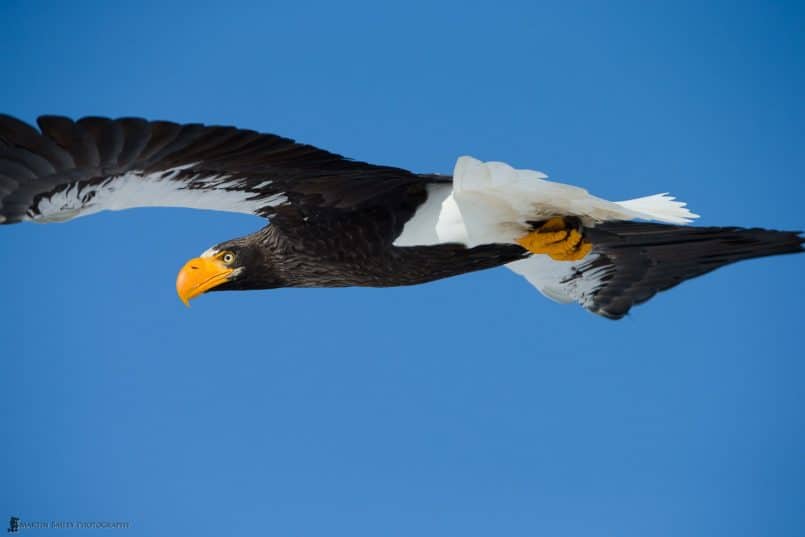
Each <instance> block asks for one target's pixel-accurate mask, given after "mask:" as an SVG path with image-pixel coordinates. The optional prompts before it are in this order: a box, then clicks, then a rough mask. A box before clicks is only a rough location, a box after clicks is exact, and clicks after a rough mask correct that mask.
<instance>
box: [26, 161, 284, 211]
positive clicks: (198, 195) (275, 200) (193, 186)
mask: <svg viewBox="0 0 805 537" xmlns="http://www.w3.org/2000/svg"><path fill="white" fill-rule="evenodd" d="M192 166H193V164H189V165H186V166H179V167H176V168H171V169H169V170H165V171H163V172H158V173H150V174H145V173H143V172H139V171H130V172H127V173H125V174H123V175H117V176H113V177H109V178H108V179H105V180H104V181H102V182H99V183H94V184H93V183H88V182H84V183H73V184H70V185H68V186H67V187H66V188H64V189H62V190H60V191H58V192H54V193H53V194H50V195H44V196H41V197H40V198H39V199H38V200H37V202H36V203H35V204H34V206H33V207H32V208H31V209H30V210H29V211H28V219H30V220H33V221H35V222H63V221H65V220H70V219H72V218H76V217H79V216H86V215H89V214H94V213H97V212H100V211H121V210H124V209H131V208H134V207H186V208H191V209H210V210H217V211H229V212H237V213H256V212H257V211H258V210H259V209H262V208H264V207H276V206H277V205H281V204H283V203H285V202H286V201H287V197H286V196H284V195H282V194H274V195H272V196H268V197H265V196H263V195H262V194H261V193H259V192H257V191H255V189H248V188H243V184H242V181H243V179H240V178H238V179H233V178H231V177H230V176H227V175H207V176H202V175H197V176H193V177H190V178H187V177H183V178H182V179H181V180H177V179H176V176H177V175H178V174H179V173H180V172H181V171H183V170H185V169H187V168H189V167H192ZM269 183H270V181H264V182H263V183H261V184H262V185H263V186H266V185H267V184H269Z"/></svg>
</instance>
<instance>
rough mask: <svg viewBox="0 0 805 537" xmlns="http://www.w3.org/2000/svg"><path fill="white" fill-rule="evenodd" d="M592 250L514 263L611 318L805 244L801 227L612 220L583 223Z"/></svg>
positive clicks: (541, 284) (542, 285) (557, 295)
mask: <svg viewBox="0 0 805 537" xmlns="http://www.w3.org/2000/svg"><path fill="white" fill-rule="evenodd" d="M585 235H586V237H587V238H588V240H590V242H591V243H592V245H593V250H592V252H591V253H590V254H589V255H588V256H587V257H585V258H584V259H582V260H580V261H576V262H572V263H569V262H559V261H553V260H552V259H550V258H548V257H547V256H541V255H537V256H533V257H531V258H528V259H525V260H522V261H517V262H515V263H512V264H510V265H509V267H510V268H512V269H513V270H515V272H518V273H520V274H522V275H523V276H525V277H526V278H527V279H528V280H529V281H530V282H531V283H532V284H534V285H535V286H536V287H537V288H538V289H539V290H540V291H541V292H542V293H543V294H545V295H546V296H548V297H550V298H552V299H554V300H558V301H560V302H572V301H576V302H578V303H580V304H581V305H582V306H584V307H585V308H587V309H588V310H590V311H592V312H593V313H597V314H599V315H603V316H604V317H608V318H610V319H620V318H622V317H623V316H624V315H626V313H628V311H629V309H630V308H631V307H632V306H634V305H637V304H641V303H643V302H645V301H647V300H649V299H650V298H651V297H653V296H654V295H655V294H657V293H658V292H660V291H665V290H666V289H670V288H671V287H674V286H676V285H678V284H680V283H682V282H683V281H685V280H689V279H691V278H695V277H696V276H701V275H702V274H706V273H708V272H710V271H712V270H714V269H717V268H719V267H723V266H724V265H729V264H730V263H735V262H736V261H742V260H744V259H752V258H756V257H765V256H770V255H780V254H790V253H797V252H802V251H805V250H804V249H803V246H802V245H803V242H805V239H804V238H803V237H802V236H801V235H800V233H799V232H793V231H774V230H767V229H757V228H753V229H747V228H738V227H690V226H676V225H667V224H654V223H644V222H607V223H603V224H600V225H598V226H596V227H594V228H591V229H587V230H585Z"/></svg>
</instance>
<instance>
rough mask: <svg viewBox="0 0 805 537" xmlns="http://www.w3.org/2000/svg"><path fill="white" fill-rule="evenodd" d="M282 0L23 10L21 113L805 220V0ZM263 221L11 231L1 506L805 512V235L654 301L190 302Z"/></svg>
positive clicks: (119, 223)
mask: <svg viewBox="0 0 805 537" xmlns="http://www.w3.org/2000/svg"><path fill="white" fill-rule="evenodd" d="M260 4H261V5H260V6H259V7H258V4H257V3H255V4H254V5H251V4H243V3H238V2H227V3H226V4H225V5H224V6H223V7H220V8H211V7H208V6H203V5H199V3H192V4H187V5H179V4H172V5H170V6H161V5H158V4H141V5H136V6H128V7H124V6H122V5H118V4H117V3H100V2H99V3H94V2H89V1H88V2H79V3H70V4H68V3H55V2H54V3H52V4H49V3H36V2H22V1H14V0H12V1H9V0H5V1H4V2H2V4H0V29H2V32H0V46H2V49H3V54H2V55H0V71H2V72H3V73H4V75H3V83H2V84H0V103H2V110H3V111H4V112H7V113H11V114H14V115H17V116H18V117H21V118H23V119H25V120H27V121H33V120H34V119H35V117H36V116H37V115H38V114H43V113H60V114H65V115H69V116H73V117H78V116H81V115H88V114H92V115H110V116H126V115H141V116H146V117H149V118H152V119H170V120H174V121H195V122H206V123H223V124H234V125H238V126H241V127H248V128H252V129H258V130H263V131H268V132H276V133H279V134H283V135H285V136H290V137H294V138H297V139H300V140H303V141H305V142H308V143H312V144H316V145H319V146H321V147H324V148H327V149H330V150H333V151H336V152H339V153H342V154H345V155H348V156H351V157H354V158H359V159H362V160H367V161H370V162H376V163H386V164H393V165H397V166H402V167H405V168H408V169H412V170H415V171H420V172H430V171H438V172H449V171H451V170H452V166H453V163H454V162H455V159H456V157H458V156H459V155H463V154H470V155H473V156H476V157H478V158H481V159H485V160H502V161H505V162H509V163H511V164H512V165H514V166H517V167H523V168H535V169H540V170H543V171H545V172H547V173H549V174H550V175H551V177H553V178H556V179H558V180H563V181H567V182H571V183H574V184H579V185H582V186H585V187H587V188H589V189H590V190H592V191H593V192H594V193H597V194H599V195H602V196H604V197H610V198H614V199H624V198H629V197H635V196H638V195H646V194H652V193H656V192H665V191H671V192H672V193H674V194H675V195H677V196H679V197H680V198H681V199H683V200H686V201H688V202H689V203H690V206H691V208H692V209H693V210H694V211H695V212H698V213H700V214H702V215H703V218H702V219H701V220H700V223H701V224H704V225H742V226H765V227H774V228H779V229H802V228H803V227H805V214H804V213H803V210H802V203H803V202H802V200H803V196H805V186H803V170H805V153H803V150H802V149H803V147H805V128H803V125H805V104H803V103H805V100H803V99H802V96H803V95H805V69H803V64H802V58H803V56H805V34H803V33H802V31H801V28H802V25H803V23H805V20H803V19H805V15H804V14H803V10H802V8H801V6H799V5H798V3H796V2H774V3H772V2H737V3H736V2H707V3H701V2H606V3H603V2H589V3H584V2H524V3H521V4H514V3H507V2H494V3H489V4H486V5H468V4H467V3H465V2H455V3H448V2H440V3H438V4H436V5H434V4H431V3H422V4H417V3H414V2H404V3H399V4H394V5H391V4H387V3H376V2H366V3H356V2H333V3H301V2H300V3H295V2H282V3H267V2H266V3H260ZM260 225H261V224H260V221H259V220H257V219H255V218H252V217H248V216H243V215H231V214H222V213H212V212H193V211H189V210H180V209H150V210H134V211H127V212H121V213H105V214H101V215H97V216H93V217H90V218H85V219H78V220H76V221H73V222H70V223H67V224H60V225H47V226H39V225H32V224H28V225H19V226H6V227H2V228H0V296H2V297H3V299H2V306H3V307H2V308H0V353H1V354H2V360H0V383H2V385H1V386H2V389H1V390H0V413H2V415H3V416H4V420H5V422H4V423H3V426H2V432H0V446H2V447H1V448H0V454H2V456H1V457H0V475H2V478H0V483H2V485H0V517H7V516H11V515H17V516H20V517H21V518H22V519H23V520H124V521H129V522H130V523H131V524H132V528H131V529H129V530H127V531H126V533H125V534H126V535H135V534H136V535H176V534H193V535H200V536H204V535H220V534H221V533H222V532H223V533H224V534H233V535H252V534H255V532H259V533H260V534H265V535H287V536H292V535H299V536H308V535H310V536H312V535H350V536H352V537H355V536H363V535H366V536H377V535H384V536H397V535H399V536H410V535H419V536H429V535H434V536H445V535H462V536H473V535H505V536H507V537H515V536H533V535H550V536H589V535H618V536H645V535H652V536H672V535H673V536H677V535H686V536H698V535H701V536H708V537H713V536H720V535H724V536H730V537H736V536H743V535H747V536H748V535H775V536H777V537H782V536H788V535H791V536H794V535H802V533H803V531H805V509H803V504H802V501H803V500H802V498H803V497H805V457H803V453H804V452H805V411H803V409H804V408H805V392H803V390H802V382H803V378H805V353H803V351H802V330H803V328H805V325H804V324H803V320H802V316H801V303H802V299H803V297H804V296H805V280H803V278H802V273H803V268H805V265H804V264H803V263H805V256H799V257H798V256H788V257H779V258H774V259H763V260H757V261H751V262H746V263H743V264H740V265H737V266H732V267H728V268H725V269H721V270H719V271H717V272H715V273H713V274H710V275H708V276H705V277H703V278H700V279H697V280H694V281H691V282H688V283H686V284H684V285H682V286H681V287H679V288H677V289H674V290H673V291H671V292H669V293H666V294H663V295H660V296H658V297H657V298H655V299H654V300H652V301H651V302H650V303H649V304H647V305H644V306H642V307H639V308H637V309H635V310H633V313H632V315H631V316H630V317H629V318H627V319H625V320H623V321H621V322H611V321H607V320H604V319H600V318H598V317H595V316H593V315H591V314H589V313H587V312H585V311H584V310H582V309H581V308H579V307H576V306H559V305H556V304H553V303H551V302H549V301H548V300H546V299H544V298H543V297H542V296H540V295H539V294H538V293H537V292H536V291H535V290H534V289H532V288H531V287H530V286H529V285H528V284H526V283H525V281H523V280H521V279H520V278H518V277H517V276H515V275H514V274H512V273H510V272H509V271H507V270H504V269H498V270H492V271H487V272H484V273H476V274H471V275H465V276H462V277H458V278H454V279H450V280H444V281H440V282H435V283H432V284H428V285H424V286H419V287H413V288H400V289H385V290H372V289H337V290H330V289H327V290H277V291H266V292H250V293H218V294H214V295H210V296H208V297H202V298H200V299H198V300H197V301H195V302H194V304H193V307H192V309H190V310H188V309H186V308H185V307H184V306H183V305H182V304H181V303H180V302H179V300H178V299H177V298H176V295H175V292H174V288H173V287H174V278H175V275H176V272H177V270H178V269H179V268H180V267H181V265H182V264H183V263H184V261H186V260H187V259H188V258H190V257H192V256H195V255H197V254H198V253H200V252H201V251H203V250H204V249H206V248H207V247H208V246H210V245H212V244H215V243H217V242H220V241H222V240H225V239H228V238H231V237H235V236H239V235H243V234H246V233H249V232H251V231H253V230H255V229H256V228H257V227H259V226H260ZM107 531H109V530H107ZM31 533H33V531H31ZM42 533H44V532H42ZM92 534H94V533H92Z"/></svg>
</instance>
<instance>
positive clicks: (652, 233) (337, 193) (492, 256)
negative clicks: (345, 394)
mask: <svg viewBox="0 0 805 537" xmlns="http://www.w3.org/2000/svg"><path fill="white" fill-rule="evenodd" d="M37 123H38V126H39V130H37V129H36V128H34V127H32V126H30V125H28V124H26V123H24V122H22V121H20V120H18V119H15V118H13V117H10V116H5V115H1V116H0V223H4V224H13V223H16V222H22V221H32V222H63V221H65V220H70V219H72V218H76V217H78V216H85V215H88V214H92V213H96V212H99V211H103V210H120V209H129V208H132V207H154V206H159V207H192V208H196V209H215V210H219V211H234V212H240V213H251V214H255V215H258V216H262V217H264V218H267V219H268V220H269V221H270V224H269V225H266V226H265V227H264V228H262V229H260V230H259V231H257V232H255V233H252V234H251V235H248V236H246V237H242V238H238V239H233V240H230V241H226V242H223V243H221V244H218V245H216V246H213V247H212V248H210V249H208V250H207V251H206V252H204V253H203V254H201V256H200V257H197V258H195V259H191V260H190V261H188V262H187V264H185V266H184V267H183V268H182V269H181V271H180V272H179V275H178V278H177V280H176V290H177V292H178V294H179V297H180V298H181V299H182V301H183V302H184V303H185V304H189V302H188V301H189V300H190V299H192V298H194V297H196V296H198V295H200V294H202V293H204V292H207V291H212V290H216V291H220V290H245V289H272V288H278V287H345V286H366V287H387V286H397V285H412V284H418V283H424V282H428V281H432V280H436V279H439V278H447V277H450V276H455V275H457V274H463V273H465V272H471V271H475V270H481V269H487V268H491V267H497V266H500V265H505V266H507V267H508V268H510V269H511V270H513V271H514V272H516V273H518V274H521V275H523V276H524V277H525V278H526V279H527V280H528V281H529V282H530V283H531V284H533V285H534V286H535V287H536V288H537V289H539V291H540V292H542V294H544V295H545V296H547V297H549V298H551V299H553V300H555V301H558V302H563V303H567V302H578V303H579V304H581V305H582V306H583V307H585V308H587V309H588V310H590V311H592V312H593V313H597V314H599V315H603V316H605V317H609V318H611V319H619V318H621V317H623V316H624V315H625V314H626V313H627V312H628V311H629V309H630V308H631V307H632V306H633V305H635V304H640V303H641V302H645V301H646V300H648V299H649V298H651V297H652V296H654V295H655V294H656V293H657V292H659V291H663V290H665V289H669V288H671V287H673V286H675V285H677V284H678V283H680V282H682V281H684V280H687V279H689V278H693V277H695V276H699V275H701V274H704V273H706V272H709V271H711V270H713V269H715V268H718V267H721V266H723V265H727V264H729V263H732V262H735V261H740V260H742V259H749V258H753V257H762V256H768V255H776V254H787V253H794V252H801V251H803V247H802V243H803V238H802V237H801V236H800V235H799V232H788V231H772V230H765V229H745V228H738V227H690V226H686V225H685V224H688V223H689V222H690V221H691V220H692V219H694V218H696V216H697V215H695V214H693V213H691V212H690V211H688V210H687V209H686V208H685V204H684V203H680V202H677V201H674V198H672V197H669V196H668V195H666V194H657V195H654V196H648V197H644V198H637V199H633V200H628V201H620V202H611V201H607V200H604V199H601V198H597V197H595V196H592V195H590V194H589V193H588V192H587V191H586V190H584V189H582V188H578V187H575V186H569V185H564V184H561V183H556V182H551V181H547V180H546V176H545V175H544V174H542V173H539V172H536V171H530V170H517V169H514V168H512V167H510V166H508V165H506V164H503V163H501V162H481V161H478V160H476V159H474V158H471V157H461V158H459V159H458V161H457V163H456V166H455V169H454V171H453V175H452V176H450V175H438V174H418V173H412V172H409V171H406V170H403V169H400V168H394V167H390V166H377V165H373V164H367V163H364V162H357V161H354V160H349V159H346V158H344V157H341V156H339V155H336V154H333V153H329V152H327V151H323V150H321V149H318V148H315V147H312V146H309V145H304V144H300V143H297V142H294V141H293V140H289V139H287V138H282V137H280V136H275V135H272V134H261V133H258V132H255V131H251V130H243V129H237V128H234V127H219V126H205V125H201V124H187V125H180V124H177V123H171V122H167V121H146V120H144V119H139V118H122V119H106V118H100V117H85V118H83V119H80V120H78V121H72V120H70V119H68V118H65V117H59V116H42V117H40V118H39V119H38V121H37ZM647 221H654V222H659V223H651V222H647Z"/></svg>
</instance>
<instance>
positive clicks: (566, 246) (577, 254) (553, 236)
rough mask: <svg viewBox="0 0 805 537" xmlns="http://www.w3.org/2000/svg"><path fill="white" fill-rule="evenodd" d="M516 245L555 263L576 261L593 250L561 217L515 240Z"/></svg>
mask: <svg viewBox="0 0 805 537" xmlns="http://www.w3.org/2000/svg"><path fill="white" fill-rule="evenodd" d="M517 243H518V244H519V245H520V246H522V247H523V248H525V249H526V250H528V251H529V252H532V253H535V254H545V255H548V256H550V257H551V259H554V260H556V261H578V260H579V259H584V257H585V256H586V255H587V254H589V253H590V252H591V251H592V249H593V245H592V244H591V243H590V242H589V241H587V240H586V239H585V238H584V236H583V235H582V233H581V232H580V231H579V230H578V229H574V228H570V227H569V226H568V224H567V222H566V221H565V219H564V218H561V217H555V218H551V219H550V220H547V221H546V222H545V223H543V224H542V225H541V226H540V227H539V228H538V229H535V230H534V231H532V232H531V233H529V234H528V235H525V236H523V237H520V238H519V239H517Z"/></svg>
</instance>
